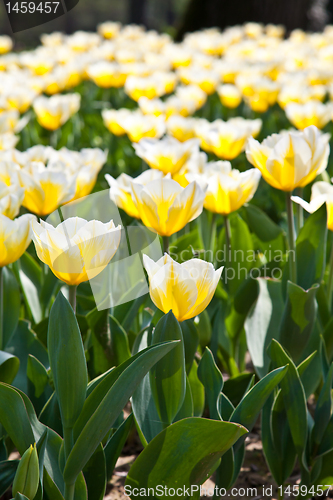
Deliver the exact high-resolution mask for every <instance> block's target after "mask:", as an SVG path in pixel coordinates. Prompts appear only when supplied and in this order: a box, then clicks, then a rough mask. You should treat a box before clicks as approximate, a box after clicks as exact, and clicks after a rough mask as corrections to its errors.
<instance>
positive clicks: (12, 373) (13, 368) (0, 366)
mask: <svg viewBox="0 0 333 500" xmlns="http://www.w3.org/2000/svg"><path fill="white" fill-rule="evenodd" d="M19 367H20V360H19V359H18V358H17V357H16V356H13V355H12V354H9V353H8V352H4V351H0V382H5V383H6V384H11V383H12V382H13V380H14V378H15V377H16V375H17V372H18V370H19Z"/></svg>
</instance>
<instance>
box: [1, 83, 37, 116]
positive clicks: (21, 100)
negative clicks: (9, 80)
mask: <svg viewBox="0 0 333 500" xmlns="http://www.w3.org/2000/svg"><path fill="white" fill-rule="evenodd" d="M36 95H37V93H36V91H35V90H32V89H29V88H27V87H21V86H19V85H16V86H14V87H11V88H9V89H7V90H6V92H5V96H4V97H5V99H6V102H7V103H8V105H9V107H10V108H13V109H16V110H17V111H19V113H25V112H26V111H27V110H28V109H29V108H30V106H31V104H32V102H33V100H34V99H35V98H36Z"/></svg>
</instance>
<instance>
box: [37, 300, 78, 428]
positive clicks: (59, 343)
mask: <svg viewBox="0 0 333 500" xmlns="http://www.w3.org/2000/svg"><path fill="white" fill-rule="evenodd" d="M47 341H48V348H49V358H50V365H51V370H52V376H53V382H54V387H55V390H56V393H57V399H58V402H59V407H60V413H61V420H62V424H63V427H64V428H72V427H73V426H74V424H75V422H76V420H77V418H78V416H79V414H80V413H81V410H82V407H83V404H84V402H85V398H86V391H87V384H88V374H87V366H86V358H85V354H84V348H83V343H82V338H81V333H80V330H79V326H78V324H77V321H76V318H75V314H74V311H73V309H72V307H71V305H70V304H69V302H68V301H67V299H65V297H64V296H63V294H62V293H61V292H59V293H58V295H57V298H56V300H55V302H54V304H53V306H52V308H51V312H50V320H49V330H48V336H47Z"/></svg>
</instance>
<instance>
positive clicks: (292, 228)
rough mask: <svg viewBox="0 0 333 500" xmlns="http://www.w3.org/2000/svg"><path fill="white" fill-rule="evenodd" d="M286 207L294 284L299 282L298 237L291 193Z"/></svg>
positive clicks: (287, 194) (288, 193)
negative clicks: (297, 262) (297, 263)
mask: <svg viewBox="0 0 333 500" xmlns="http://www.w3.org/2000/svg"><path fill="white" fill-rule="evenodd" d="M286 207H287V217H288V241H289V253H288V262H289V279H290V280H291V281H292V282H293V283H296V282H297V265H296V243H295V240H296V237H295V226H294V214H293V204H292V201H291V192H287V193H286Z"/></svg>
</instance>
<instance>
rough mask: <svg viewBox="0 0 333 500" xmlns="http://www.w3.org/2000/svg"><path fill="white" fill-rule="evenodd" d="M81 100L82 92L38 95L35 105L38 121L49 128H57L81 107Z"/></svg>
mask: <svg viewBox="0 0 333 500" xmlns="http://www.w3.org/2000/svg"><path fill="white" fill-rule="evenodd" d="M80 100H81V96H80V94H65V95H54V96H52V97H49V98H48V97H43V96H40V97H37V99H35V101H34V105H33V106H34V110H35V113H36V116H37V120H38V123H39V124H40V125H41V126H42V127H44V128H46V129H48V130H57V129H58V128H59V127H61V126H62V125H63V124H64V123H65V122H66V121H67V120H69V118H70V117H71V116H72V115H74V114H75V113H76V112H77V111H78V110H79V109H80Z"/></svg>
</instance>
